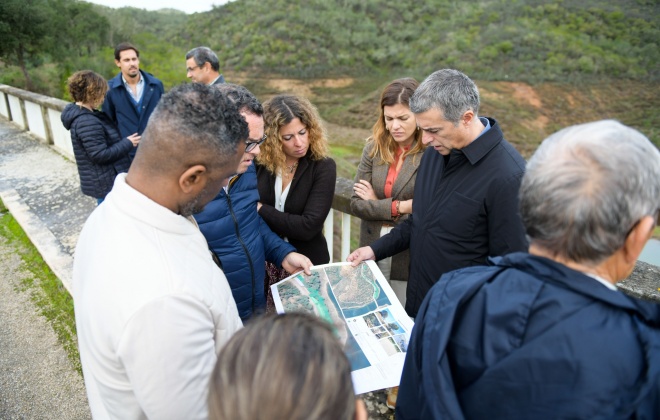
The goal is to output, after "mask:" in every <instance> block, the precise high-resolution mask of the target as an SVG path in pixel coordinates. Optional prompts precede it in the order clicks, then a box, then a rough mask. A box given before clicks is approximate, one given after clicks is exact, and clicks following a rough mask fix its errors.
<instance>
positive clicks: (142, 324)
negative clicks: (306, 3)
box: [73, 83, 248, 419]
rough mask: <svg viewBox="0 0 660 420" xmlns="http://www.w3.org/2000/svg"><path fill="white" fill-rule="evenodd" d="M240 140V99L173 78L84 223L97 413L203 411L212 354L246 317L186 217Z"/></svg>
mask: <svg viewBox="0 0 660 420" xmlns="http://www.w3.org/2000/svg"><path fill="white" fill-rule="evenodd" d="M247 138H248V125H247V123H246V122H245V120H244V119H243V117H242V116H241V114H240V113H239V110H238V107H236V105H235V104H234V103H233V102H232V101H230V100H228V99H226V98H225V97H224V96H223V95H222V94H221V93H220V92H219V91H218V89H215V88H211V87H208V86H204V85H200V84H195V83H190V84H185V85H181V86H178V87H175V88H174V89H172V90H171V91H170V92H169V93H167V94H165V95H163V97H162V98H161V100H160V102H159V103H158V106H157V107H156V109H155V111H154V113H153V114H152V115H151V118H150V119H149V122H148V123H147V128H146V129H145V131H144V134H143V135H142V138H141V139H140V144H141V147H140V149H139V150H138V152H137V154H136V156H135V160H134V161H133V163H132V164H131V167H130V169H129V170H128V174H119V175H118V176H117V178H116V180H115V184H114V187H113V189H112V191H110V193H109V194H108V195H107V197H106V199H105V201H104V202H103V204H102V205H101V206H99V207H97V208H96V210H95V211H94V212H93V213H92V214H91V216H90V217H89V219H87V222H85V226H84V227H83V230H82V233H81V234H80V239H79V240H78V245H77V246H76V253H75V259H74V267H73V289H74V291H73V296H74V307H75V313H76V328H77V331H78V344H79V347H80V358H81V362H82V368H83V373H84V375H85V386H86V388H87V396H88V398H89V405H90V408H91V411H92V416H93V417H94V418H95V419H110V418H112V419H146V418H151V419H164V418H172V419H184V418H185V419H189V418H206V417H207V405H206V396H207V394H208V381H209V378H210V376H211V371H212V370H213V366H214V364H215V361H216V357H217V355H218V353H219V352H220V349H221V347H222V346H223V345H224V344H225V342H227V340H228V339H229V337H231V335H232V334H233V333H234V332H235V331H237V330H238V329H239V328H241V326H242V323H241V320H240V318H239V316H238V311H237V309H236V304H235V303H234V299H233V298H232V294H231V290H230V288H229V284H228V283H227V279H226V277H225V275H224V273H223V272H222V271H221V270H220V269H219V268H218V266H217V265H216V264H215V263H214V261H213V259H212V256H211V253H210V252H209V249H208V246H207V244H206V240H205V239H204V236H203V235H202V233H201V232H200V230H199V228H198V227H197V225H196V223H195V221H194V220H193V219H192V218H191V217H190V216H191V215H192V214H193V213H196V212H199V211H201V210H202V209H203V208H204V206H205V204H206V203H208V202H209V201H210V200H211V199H213V198H214V197H215V196H216V195H217V194H218V191H220V190H221V189H222V187H223V186H225V185H227V182H228V178H229V177H230V176H231V175H232V174H234V172H235V171H236V166H237V165H238V163H239V160H240V159H241V157H242V156H243V152H244V150H245V141H246V139H247Z"/></svg>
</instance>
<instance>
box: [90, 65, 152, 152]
mask: <svg viewBox="0 0 660 420" xmlns="http://www.w3.org/2000/svg"><path fill="white" fill-rule="evenodd" d="M140 73H141V74H142V77H143V78H144V91H143V92H142V104H141V107H140V112H138V111H137V109H136V108H135V105H134V104H133V100H132V99H131V96H130V94H129V93H128V92H127V91H126V88H125V87H124V82H123V81H122V79H121V72H119V74H118V75H117V76H115V77H113V78H112V79H110V80H108V93H107V94H106V95H105V101H104V102H103V107H102V109H103V112H105V113H106V114H107V115H108V116H109V117H110V119H111V120H112V121H114V122H115V124H117V127H119V133H120V134H121V136H122V137H128V136H130V135H131V134H134V133H138V134H139V135H142V133H143V132H144V129H145V128H146V127H147V121H148V120H149V117H150V116H151V113H152V112H153V111H154V109H155V108H156V105H157V104H158V101H160V97H161V96H162V95H163V93H164V92H165V89H164V88H163V83H162V82H161V81H160V80H158V79H156V78H155V77H154V76H153V75H152V74H151V73H147V72H146V71H142V70H140ZM133 156H135V150H132V151H131V159H132V158H133Z"/></svg>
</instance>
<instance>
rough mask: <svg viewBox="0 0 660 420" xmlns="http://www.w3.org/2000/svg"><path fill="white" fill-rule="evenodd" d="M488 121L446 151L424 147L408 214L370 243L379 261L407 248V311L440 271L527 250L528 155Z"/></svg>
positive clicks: (417, 303)
mask: <svg viewBox="0 0 660 420" xmlns="http://www.w3.org/2000/svg"><path fill="white" fill-rule="evenodd" d="M482 121H485V119H484V118H482ZM489 121H490V129H489V130H488V131H486V132H485V133H483V134H482V135H481V136H479V137H478V138H477V139H476V140H474V141H473V142H472V143H470V144H469V145H467V146H466V147H464V148H463V149H460V150H457V149H454V150H452V151H451V153H450V154H449V155H448V156H442V155H440V154H439V153H438V152H437V151H435V150H434V149H433V148H427V149H426V151H425V152H424V155H423V156H422V161H421V163H420V165H419V169H418V170H417V179H416V181H415V192H414V197H415V199H414V201H413V212H412V215H410V217H409V218H408V219H406V221H404V222H403V223H401V224H400V225H398V226H397V227H396V228H394V229H393V230H392V232H390V233H389V234H388V235H385V236H383V237H382V238H380V239H379V240H377V241H376V242H374V243H373V244H372V245H371V248H372V249H373V251H374V253H375V254H376V259H377V260H380V259H383V258H386V257H388V256H391V255H394V254H396V253H398V252H401V251H403V250H404V249H407V248H410V276H409V278H408V287H407V289H406V312H408V314H409V315H410V316H412V317H414V316H415V315H416V314H417V311H418V310H419V306H420V305H421V304H422V300H424V297H425V296H426V293H427V292H428V291H429V289H430V288H431V286H433V285H434V284H435V282H437V281H438V279H439V278H440V276H441V275H443V274H444V273H447V272H449V271H452V270H456V269H458V268H463V267H469V266H474V265H485V264H486V263H487V259H488V257H489V256H499V255H505V254H508V253H510V252H516V251H527V239H526V238H525V231H524V228H523V224H522V220H521V219H520V213H519V211H518V190H519V189H520V181H521V179H522V176H523V174H524V172H525V161H524V159H523V158H522V157H521V156H520V154H519V153H518V152H517V151H516V150H515V149H514V148H513V146H511V144H509V143H508V142H507V141H506V140H504V136H503V135H502V131H501V130H500V127H499V124H497V122H496V121H495V120H493V119H489Z"/></svg>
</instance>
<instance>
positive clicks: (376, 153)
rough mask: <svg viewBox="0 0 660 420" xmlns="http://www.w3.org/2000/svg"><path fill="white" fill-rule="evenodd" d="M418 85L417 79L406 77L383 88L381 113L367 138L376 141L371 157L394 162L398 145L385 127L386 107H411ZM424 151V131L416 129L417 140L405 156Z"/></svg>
mask: <svg viewBox="0 0 660 420" xmlns="http://www.w3.org/2000/svg"><path fill="white" fill-rule="evenodd" d="M418 86H419V83H418V82H417V80H415V79H413V78H412V77H405V78H403V79H396V80H394V81H392V82H391V83H390V84H389V85H387V86H385V89H383V93H382V94H381V95H380V109H379V111H380V115H379V116H378V120H377V121H376V123H375V124H374V126H373V129H372V134H371V137H370V138H369V139H367V141H372V142H373V143H374V147H373V148H372V149H371V158H378V160H380V161H381V162H382V163H386V164H388V165H389V164H392V162H394V153H395V151H396V149H397V147H398V146H397V144H396V142H395V141H394V139H393V138H392V135H391V134H390V132H389V131H387V130H386V129H385V111H384V108H385V107H386V106H393V105H396V104H402V105H405V106H407V107H408V108H410V98H411V97H412V95H413V93H415V89H417V87H418ZM422 151H424V144H423V143H422V131H421V130H417V131H415V140H414V142H413V145H412V147H411V148H410V150H408V151H407V152H406V153H405V154H404V155H403V156H408V155H415V154H417V153H420V152H422Z"/></svg>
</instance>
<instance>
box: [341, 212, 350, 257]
mask: <svg viewBox="0 0 660 420" xmlns="http://www.w3.org/2000/svg"><path fill="white" fill-rule="evenodd" d="M350 252H351V215H350V214H348V213H342V214H341V260H342V261H346V258H348V254H350Z"/></svg>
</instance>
